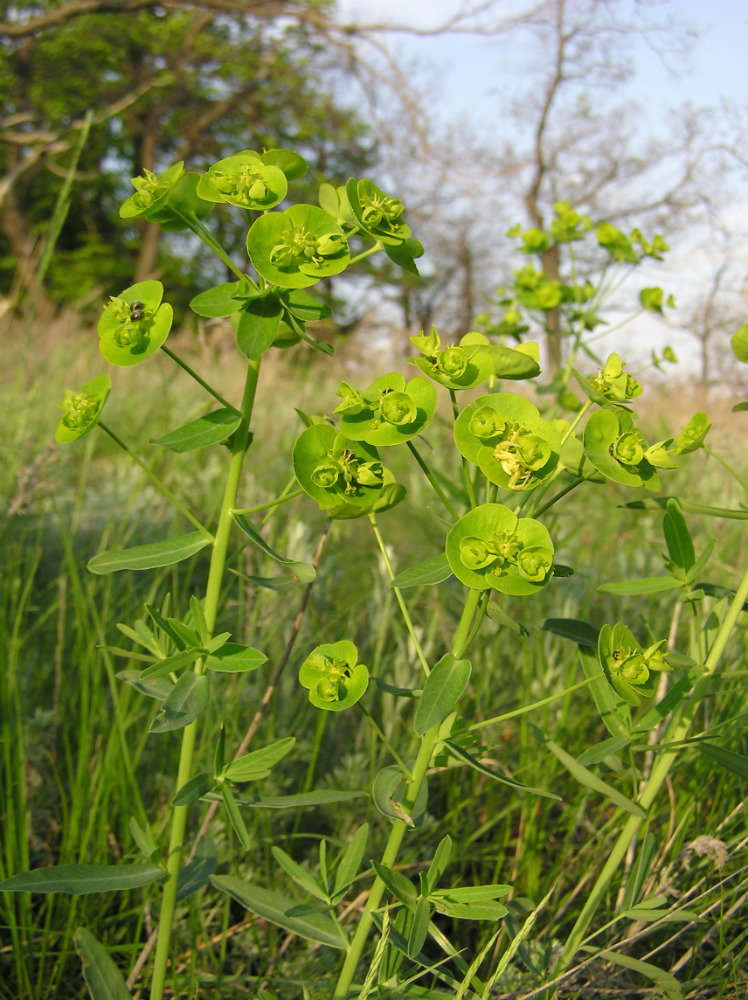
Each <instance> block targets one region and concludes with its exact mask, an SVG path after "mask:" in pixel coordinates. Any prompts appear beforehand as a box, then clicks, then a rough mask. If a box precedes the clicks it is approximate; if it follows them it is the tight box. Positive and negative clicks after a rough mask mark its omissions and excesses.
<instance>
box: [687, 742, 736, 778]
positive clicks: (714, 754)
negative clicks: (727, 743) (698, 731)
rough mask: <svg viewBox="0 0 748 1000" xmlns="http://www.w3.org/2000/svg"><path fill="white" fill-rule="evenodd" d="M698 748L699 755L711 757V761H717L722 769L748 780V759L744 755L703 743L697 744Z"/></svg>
mask: <svg viewBox="0 0 748 1000" xmlns="http://www.w3.org/2000/svg"><path fill="white" fill-rule="evenodd" d="M696 748H697V750H698V751H699V753H702V754H703V755H704V756H705V757H709V758H710V760H713V761H715V762H716V763H717V764H720V765H721V766H722V767H726V768H727V770H728V771H733V772H734V773H735V774H738V775H740V777H741V778H748V757H745V756H744V755H743V754H740V753H735V752H734V751H733V750H726V749H725V748H724V747H718V746H715V745H714V744H713V743H705V742H702V741H699V742H698V743H697V744H696Z"/></svg>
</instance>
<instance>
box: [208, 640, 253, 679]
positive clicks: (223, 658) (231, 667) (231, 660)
mask: <svg viewBox="0 0 748 1000" xmlns="http://www.w3.org/2000/svg"><path fill="white" fill-rule="evenodd" d="M266 660H267V656H265V654H264V653H261V652H260V651H259V649H253V648H252V646H242V645H241V644H240V643H238V642H226V643H224V644H223V646H221V648H220V649H218V650H216V652H215V653H213V654H212V655H211V656H209V657H208V658H207V659H206V661H205V665H206V666H207V668H208V669H209V670H216V671H218V672H220V673H226V674H244V673H249V671H250V670H257V668H258V667H261V666H262V664H263V663H265V662H266Z"/></svg>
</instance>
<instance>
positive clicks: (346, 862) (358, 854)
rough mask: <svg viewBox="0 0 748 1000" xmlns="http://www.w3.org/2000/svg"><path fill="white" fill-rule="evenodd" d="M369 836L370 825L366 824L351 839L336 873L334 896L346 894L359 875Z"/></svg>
mask: <svg viewBox="0 0 748 1000" xmlns="http://www.w3.org/2000/svg"><path fill="white" fill-rule="evenodd" d="M368 836H369V824H368V823H364V824H363V825H362V826H360V827H359V828H358V830H356V832H355V833H354V834H353V836H352V837H351V840H350V843H349V844H348V845H347V847H346V848H345V850H344V851H343V853H342V855H341V857H340V863H339V864H338V869H337V871H336V872H335V887H334V889H333V895H335V896H338V895H339V894H342V893H344V891H345V890H346V889H347V888H348V886H349V885H350V884H351V882H352V881H353V880H354V878H355V877H356V875H357V874H358V870H359V868H360V866H361V860H362V858H363V856H364V851H365V850H366V840H367V838H368Z"/></svg>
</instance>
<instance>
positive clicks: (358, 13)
mask: <svg viewBox="0 0 748 1000" xmlns="http://www.w3.org/2000/svg"><path fill="white" fill-rule="evenodd" d="M464 6H465V4H463V3H461V2H460V0H341V2H340V8H341V11H342V13H343V15H344V16H345V17H348V18H351V19H355V20H357V21H360V22H363V23H371V22H375V23H383V24H389V25H396V24H400V25H414V26H417V27H424V28H428V27H433V26H435V25H437V24H439V23H440V22H443V20H444V19H445V18H447V17H449V16H450V15H451V14H454V13H456V12H457V11H458V10H459V9H460V8H461V7H464ZM512 6H513V4H512V3H510V2H507V3H506V5H505V6H504V9H506V10H507V11H511V9H512ZM501 9H502V6H501V5H498V6H497V10H501ZM670 9H671V10H672V11H673V13H674V14H675V15H677V16H678V17H680V18H682V19H683V20H686V21H688V22H689V23H691V24H692V25H693V26H694V27H695V28H697V29H699V40H698V42H697V44H696V47H695V49H694V52H693V57H692V60H691V65H690V67H689V70H688V71H687V72H686V73H684V74H683V75H682V76H680V77H678V78H675V77H673V76H672V75H670V74H668V72H667V70H666V69H665V68H664V67H663V66H662V65H661V63H660V61H659V60H658V58H657V56H656V55H655V54H654V53H653V52H651V51H650V50H649V49H648V48H647V47H646V46H645V45H644V44H641V45H639V46H638V47H637V53H636V57H635V59H636V79H635V82H634V83H633V86H632V88H631V94H632V96H633V97H634V99H636V100H640V101H642V102H643V103H645V104H646V105H647V107H648V108H649V109H650V111H651V110H652V108H653V106H654V107H660V108H662V109H663V110H664V109H665V108H668V107H673V106H677V105H679V104H682V103H683V102H684V101H690V102H692V103H693V104H695V105H704V104H714V103H716V102H718V101H719V99H720V98H721V97H727V98H729V99H732V100H733V101H735V102H736V103H739V104H741V105H745V103H746V101H748V63H746V58H745V54H746V50H747V49H748V3H746V0H713V2H712V4H704V2H703V0H673V2H672V3H671V5H670ZM389 42H390V44H391V46H392V48H393V49H394V51H396V52H398V53H400V54H402V55H403V56H405V57H406V58H407V57H410V58H412V57H415V58H417V59H418V60H419V61H421V62H422V63H423V64H424V70H426V67H427V66H429V65H430V66H431V69H432V71H433V72H436V74H437V75H438V78H439V90H440V93H439V95H438V97H439V103H440V106H441V108H442V114H443V116H444V117H445V118H450V117H455V118H457V117H463V116H467V117H468V118H471V117H474V116H476V115H477V114H479V113H480V111H481V110H488V109H489V108H490V107H491V105H492V103H493V102H495V100H496V97H495V96H493V97H491V96H490V95H491V92H493V94H494V95H495V94H496V91H497V89H501V87H502V83H503V84H504V85H506V83H507V74H506V72H504V73H502V69H501V64H500V63H499V62H498V60H497V44H498V43H497V42H496V41H495V40H492V39H483V38H480V37H476V36H473V35H470V36H455V35H452V36H450V37H446V36H441V37H432V38H428V37H416V36H408V35H403V34H400V33H398V34H393V35H390V36H389ZM653 95H654V100H653Z"/></svg>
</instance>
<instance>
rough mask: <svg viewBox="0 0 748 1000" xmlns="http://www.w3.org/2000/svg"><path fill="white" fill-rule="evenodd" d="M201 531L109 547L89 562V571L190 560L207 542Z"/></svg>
mask: <svg viewBox="0 0 748 1000" xmlns="http://www.w3.org/2000/svg"><path fill="white" fill-rule="evenodd" d="M210 544H211V540H210V538H206V536H205V535H203V534H202V532H200V531H191V532H190V533H189V534H187V535H180V536H179V537H178V538H169V539H166V540H165V541H163V542H150V543H149V544H148V545H135V546H133V547H132V548H130V549H112V550H111V551H109V552H100V553H99V554H98V555H96V556H94V557H93V559H91V560H90V562H89V563H88V568H89V570H90V571H91V572H92V573H98V574H104V573H116V572H118V571H119V570H122V569H133V570H143V569H156V568H157V567H159V566H173V565H174V563H178V562H182V561H183V560H184V559H189V558H190V556H194V555H195V553H197V552H199V551H200V550H201V549H204V548H205V547H206V545H210Z"/></svg>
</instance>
